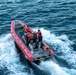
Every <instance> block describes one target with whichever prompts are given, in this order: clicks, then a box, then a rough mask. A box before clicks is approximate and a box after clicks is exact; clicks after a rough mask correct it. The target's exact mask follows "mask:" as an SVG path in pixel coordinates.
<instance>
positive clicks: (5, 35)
mask: <svg viewBox="0 0 76 75" xmlns="http://www.w3.org/2000/svg"><path fill="white" fill-rule="evenodd" d="M12 20H21V21H23V22H24V23H25V24H27V25H29V26H30V27H32V28H33V29H34V30H35V31H36V30H38V29H40V30H41V31H42V35H43V40H45V41H46V43H47V44H49V45H50V46H52V49H53V51H54V52H55V60H56V61H57V62H55V61H53V60H51V59H50V60H48V61H42V62H41V63H40V64H39V65H35V64H34V65H35V66H33V65H31V64H28V62H27V61H26V59H25V58H23V57H22V56H21V57H20V55H19V54H18V52H17V50H16V48H15V45H14V40H13V38H12V36H11V33H10V26H11V21H12ZM0 75H76V0H1V1H0Z"/></svg>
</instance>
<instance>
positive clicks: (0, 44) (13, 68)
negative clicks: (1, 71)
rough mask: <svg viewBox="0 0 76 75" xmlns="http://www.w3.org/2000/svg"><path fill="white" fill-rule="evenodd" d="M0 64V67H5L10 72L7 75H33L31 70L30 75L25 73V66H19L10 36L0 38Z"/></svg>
mask: <svg viewBox="0 0 76 75" xmlns="http://www.w3.org/2000/svg"><path fill="white" fill-rule="evenodd" d="M0 62H1V64H0V67H3V68H4V67H5V66H6V67H7V69H8V71H10V72H11V73H10V74H9V75H33V71H32V70H31V69H30V71H31V74H29V73H28V72H27V71H26V67H27V66H24V65H22V64H21V62H20V59H19V55H18V53H17V52H16V48H15V46H14V41H13V39H12V37H11V34H5V35H2V36H0Z"/></svg>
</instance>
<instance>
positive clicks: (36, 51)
mask: <svg viewBox="0 0 76 75" xmlns="http://www.w3.org/2000/svg"><path fill="white" fill-rule="evenodd" d="M26 26H27V25H26V24H24V23H23V22H21V21H20V20H13V21H12V22H11V34H12V37H13V39H14V41H15V43H16V44H17V45H18V47H19V48H20V49H21V51H22V52H23V54H24V55H25V57H26V58H27V59H28V60H29V61H30V62H33V61H37V60H39V61H41V60H46V59H49V58H51V57H54V52H53V51H52V49H51V48H50V47H49V46H48V45H47V44H46V43H45V42H44V41H43V40H42V42H41V43H42V45H43V46H42V47H40V48H39V47H37V48H33V46H34V45H33V44H31V43H29V45H28V46H27V44H26V43H27V42H26V39H25V35H26V34H27V33H26V32H25V27H26ZM30 29H31V28H30ZM31 31H32V32H33V33H34V31H33V30H32V29H31ZM37 45H39V44H38V43H37ZM47 47H49V50H48V51H47V50H46V49H47Z"/></svg>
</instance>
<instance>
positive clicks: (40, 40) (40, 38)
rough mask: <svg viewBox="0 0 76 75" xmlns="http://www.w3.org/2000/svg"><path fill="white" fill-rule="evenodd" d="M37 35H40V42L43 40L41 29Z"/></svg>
mask: <svg viewBox="0 0 76 75" xmlns="http://www.w3.org/2000/svg"><path fill="white" fill-rule="evenodd" d="M37 37H38V40H39V42H42V33H41V31H40V30H38V32H37Z"/></svg>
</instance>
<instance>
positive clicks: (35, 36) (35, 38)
mask: <svg viewBox="0 0 76 75" xmlns="http://www.w3.org/2000/svg"><path fill="white" fill-rule="evenodd" d="M33 34H34V38H33V42H34V43H36V40H37V34H36V32H34V33H33Z"/></svg>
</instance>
